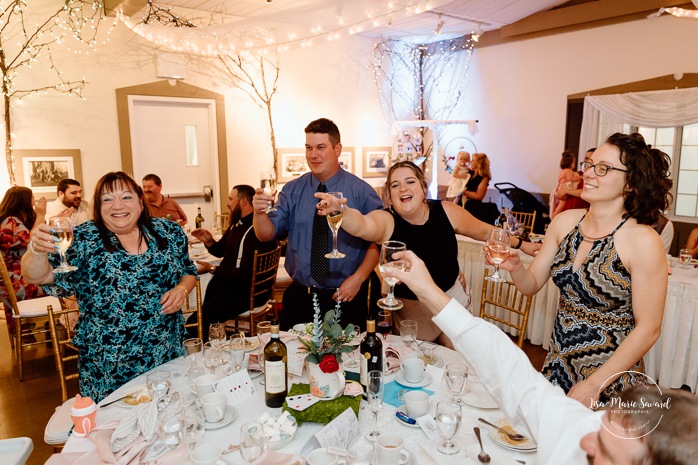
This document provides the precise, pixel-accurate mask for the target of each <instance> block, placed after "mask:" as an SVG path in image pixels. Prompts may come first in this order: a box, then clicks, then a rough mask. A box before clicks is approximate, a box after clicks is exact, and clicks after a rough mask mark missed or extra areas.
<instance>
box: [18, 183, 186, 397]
mask: <svg viewBox="0 0 698 465" xmlns="http://www.w3.org/2000/svg"><path fill="white" fill-rule="evenodd" d="M53 244H54V238H53V236H52V235H51V234H50V232H49V228H48V226H46V225H39V226H37V227H36V228H34V230H32V233H31V242H30V244H29V251H30V253H28V254H25V258H24V259H23V260H22V271H23V273H24V276H25V279H27V280H28V281H29V280H30V281H32V282H38V283H41V284H43V286H42V287H43V288H44V290H45V291H46V292H47V293H49V294H52V295H64V294H67V295H70V294H75V296H76V297H77V301H78V305H79V307H80V319H79V320H78V324H77V326H76V334H75V338H74V344H75V345H76V346H77V347H78V349H79V366H80V392H81V394H82V395H88V396H90V397H92V398H93V399H94V400H95V401H99V400H101V399H103V398H104V397H105V396H107V395H108V394H109V393H110V392H112V391H114V390H115V389H117V388H118V387H120V386H121V385H123V384H124V383H126V382H127V381H129V380H131V379H133V378H134V377H136V376H138V375H140V374H142V373H144V372H146V371H148V370H150V369H152V368H154V367H156V366H158V365H161V364H163V363H165V362H167V361H169V360H171V359H173V358H176V357H178V356H179V355H181V342H182V339H183V336H184V326H183V325H184V322H183V317H182V314H181V312H180V311H179V310H180V309H181V308H182V305H183V304H184V301H185V300H186V299H187V298H188V293H189V291H191V289H192V288H193V287H194V285H195V284H196V268H195V266H194V264H193V263H192V262H191V260H190V259H189V255H188V252H187V237H186V235H185V234H184V231H183V230H182V228H181V227H180V226H179V225H178V224H177V223H174V222H172V221H167V220H165V219H162V218H151V217H150V213H149V211H148V209H147V208H145V203H144V200H143V192H142V190H141V188H140V186H138V184H136V182H135V181H133V179H131V178H130V177H129V176H128V175H127V174H125V173H123V172H113V173H108V174H106V175H105V176H104V177H103V178H102V179H100V180H99V181H98V183H97V186H96V188H95V200H94V220H93V221H88V222H86V223H83V224H81V225H80V226H78V227H76V228H75V240H74V242H73V245H72V246H71V247H70V249H68V251H67V254H66V255H67V260H68V262H69V263H70V264H71V265H74V266H77V268H78V269H77V270H76V271H73V272H70V273H60V274H54V273H53V271H52V268H54V267H55V266H57V265H58V262H59V260H58V255H57V254H47V252H53V251H55V246H54V245H53Z"/></svg>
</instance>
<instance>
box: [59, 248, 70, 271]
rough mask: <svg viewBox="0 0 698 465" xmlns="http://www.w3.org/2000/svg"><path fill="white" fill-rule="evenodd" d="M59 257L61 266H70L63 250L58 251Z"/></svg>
mask: <svg viewBox="0 0 698 465" xmlns="http://www.w3.org/2000/svg"><path fill="white" fill-rule="evenodd" d="M58 256H59V257H61V266H62V267H64V266H68V262H67V261H66V259H65V252H64V251H63V250H61V249H59V250H58Z"/></svg>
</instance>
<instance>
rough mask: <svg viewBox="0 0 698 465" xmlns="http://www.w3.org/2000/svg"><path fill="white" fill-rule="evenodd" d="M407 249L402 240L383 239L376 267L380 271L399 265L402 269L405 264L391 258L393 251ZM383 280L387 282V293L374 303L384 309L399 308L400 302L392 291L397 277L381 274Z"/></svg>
mask: <svg viewBox="0 0 698 465" xmlns="http://www.w3.org/2000/svg"><path fill="white" fill-rule="evenodd" d="M405 250H407V246H406V245H405V243H404V242H400V241H385V242H383V246H382V247H381V257H380V261H379V262H378V263H379V265H378V268H379V269H380V272H381V273H385V271H386V270H387V269H388V268H390V267H394V266H397V267H400V268H401V269H403V270H404V268H405V265H404V262H403V261H402V260H398V259H396V258H393V255H394V254H395V252H404V251H405ZM383 280H384V281H385V282H386V283H387V284H388V295H387V296H385V297H384V298H382V299H379V300H378V302H376V304H377V305H378V306H379V307H380V308H382V309H384V310H400V309H401V308H402V302H401V301H400V300H398V299H396V298H395V296H394V294H393V292H394V289H395V285H396V284H397V281H398V279H397V278H395V277H393V276H383Z"/></svg>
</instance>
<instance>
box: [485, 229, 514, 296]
mask: <svg viewBox="0 0 698 465" xmlns="http://www.w3.org/2000/svg"><path fill="white" fill-rule="evenodd" d="M510 247H511V246H510V239H509V231H505V230H504V229H502V228H494V229H493V230H492V232H491V233H490V240H489V242H488V244H487V255H489V256H490V258H491V259H492V261H493V262H494V273H492V276H487V277H486V278H485V279H486V280H488V281H493V282H495V283H502V282H504V281H506V279H504V278H502V277H501V276H500V275H499V264H500V263H502V262H504V261H506V259H507V258H509V249H510Z"/></svg>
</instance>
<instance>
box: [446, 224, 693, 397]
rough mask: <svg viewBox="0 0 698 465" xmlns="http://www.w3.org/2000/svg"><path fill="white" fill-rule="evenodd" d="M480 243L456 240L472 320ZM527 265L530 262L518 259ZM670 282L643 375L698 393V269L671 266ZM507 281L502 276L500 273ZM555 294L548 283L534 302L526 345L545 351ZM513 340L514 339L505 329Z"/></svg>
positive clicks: (479, 286)
mask: <svg viewBox="0 0 698 465" xmlns="http://www.w3.org/2000/svg"><path fill="white" fill-rule="evenodd" d="M482 246H483V243H482V242H480V241H474V240H472V239H469V238H466V237H463V236H458V263H459V265H460V269H461V271H462V272H463V274H464V275H465V277H466V279H467V280H468V282H469V283H470V287H471V289H472V294H473V295H472V297H473V314H474V315H479V314H480V299H481V296H482V294H481V291H482V282H483V277H484V269H485V266H486V265H485V259H484V254H483V251H482ZM521 256H522V257H523V261H524V263H525V264H526V265H528V264H529V263H530V262H531V261H532V260H533V258H532V257H530V256H528V255H525V254H523V253H522V254H521ZM672 271H673V272H672V275H670V276H669V287H668V290H667V298H666V303H665V306H664V321H663V323H662V335H661V336H660V338H659V340H658V341H657V343H656V344H655V345H654V347H652V349H650V351H649V352H648V353H647V354H646V355H645V357H644V360H645V366H646V370H647V374H648V375H649V376H650V377H651V378H652V379H654V380H655V381H657V382H659V384H661V385H662V386H668V387H671V388H679V387H681V386H682V385H684V384H686V385H688V386H690V387H691V389H692V390H693V392H695V391H696V388H698V269H696V268H691V269H688V270H683V269H681V268H679V265H676V266H675V267H674V269H673V270H672ZM504 275H505V276H506V275H507V273H506V272H504ZM559 296H560V293H559V291H558V289H557V287H556V286H555V285H554V284H553V282H552V280H548V282H547V283H546V284H545V286H543V288H542V289H541V290H540V291H539V292H538V293H537V294H536V295H535V296H534V297H533V301H532V303H531V312H530V314H529V320H528V327H527V328H526V339H529V340H530V341H531V343H532V344H536V345H542V346H543V348H544V349H545V350H548V349H549V345H550V338H551V335H552V332H553V325H554V323H555V315H556V313H557V303H558V299H559ZM506 330H507V331H508V332H511V333H512V334H516V333H518V332H517V331H516V330H514V329H512V328H508V327H507V328H506Z"/></svg>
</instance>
